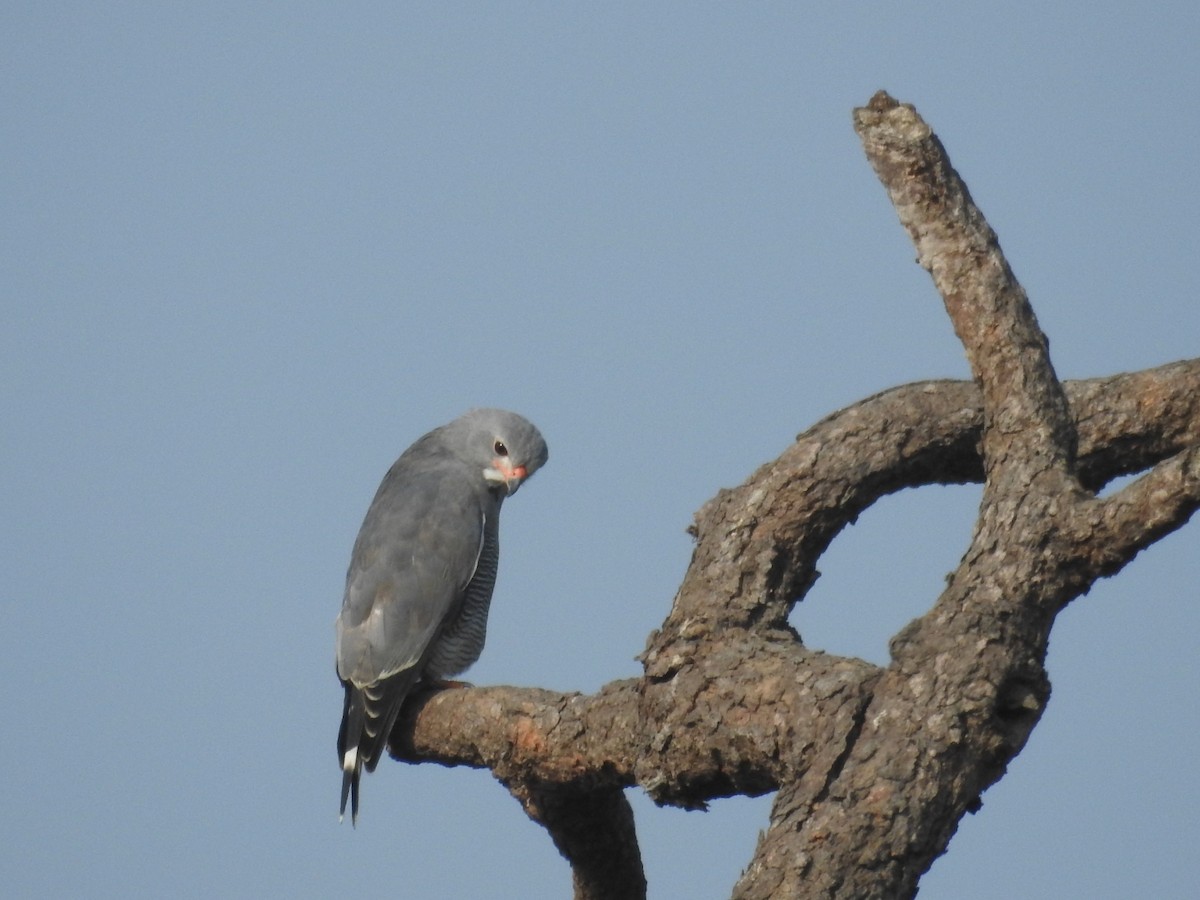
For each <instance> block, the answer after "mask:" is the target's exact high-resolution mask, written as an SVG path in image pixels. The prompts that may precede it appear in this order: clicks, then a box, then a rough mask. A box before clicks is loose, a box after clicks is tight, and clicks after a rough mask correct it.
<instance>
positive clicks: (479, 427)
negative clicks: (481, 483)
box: [454, 409, 550, 495]
mask: <svg viewBox="0 0 1200 900" xmlns="http://www.w3.org/2000/svg"><path fill="white" fill-rule="evenodd" d="M460 423H461V425H462V427H463V429H464V431H465V432H466V445H467V446H468V447H470V450H469V453H470V457H471V461H472V462H473V463H476V464H481V465H482V468H483V477H484V479H485V480H486V481H487V482H488V483H489V484H492V485H496V486H498V487H503V490H504V493H505V494H506V495H511V494H515V493H516V492H517V488H519V487H520V486H521V485H522V484H523V483H524V482H525V480H526V479H527V478H529V477H530V476H531V475H532V474H533V473H534V472H536V471H537V470H538V469H540V468H541V467H542V466H543V465H545V463H546V460H547V459H548V458H549V456H550V451H549V450H547V449H546V441H545V440H544V439H543V438H542V435H541V432H539V431H538V430H537V428H536V427H534V425H533V423H532V422H530V421H529V420H528V419H526V418H524V417H523V416H519V415H517V414H516V413H513V412H508V411H507V410H503V409H473V410H471V411H470V412H468V413H466V414H465V415H463V416H461V417H460V418H459V419H458V420H457V421H456V422H455V423H454V424H460Z"/></svg>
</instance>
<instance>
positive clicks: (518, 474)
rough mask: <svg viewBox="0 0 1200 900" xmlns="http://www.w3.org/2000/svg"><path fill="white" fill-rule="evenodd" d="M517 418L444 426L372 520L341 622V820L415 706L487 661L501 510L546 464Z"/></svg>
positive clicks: (377, 504)
mask: <svg viewBox="0 0 1200 900" xmlns="http://www.w3.org/2000/svg"><path fill="white" fill-rule="evenodd" d="M548 456H549V451H548V450H547V449H546V442H545V441H544V440H543V439H542V436H541V434H540V433H539V432H538V430H537V429H536V428H535V427H534V426H533V425H532V424H531V423H530V422H529V421H527V420H526V419H524V418H522V417H521V416H519V415H517V414H516V413H511V412H506V411H505V410H502V409H473V410H471V411H470V412H468V413H466V414H465V415H462V416H460V417H459V418H457V419H455V420H454V421H453V422H450V423H449V424H446V425H443V426H441V427H440V428H435V429H434V430H433V431H431V432H429V434H427V435H425V436H424V437H422V438H421V439H420V440H418V441H417V442H416V443H415V444H413V445H412V446H411V447H409V448H408V449H407V450H405V451H404V454H403V455H402V456H401V457H400V458H399V459H398V460H396V462H395V463H394V464H393V465H392V468H391V469H390V470H389V471H388V473H387V475H386V476H385V477H384V479H383V483H382V484H381V485H380V486H379V490H378V491H377V492H376V494H375V499H374V500H373V501H371V507H370V509H368V510H367V516H366V518H365V519H364V520H363V524H362V528H361V529H360V530H359V532H358V538H357V539H356V540H355V542H354V551H353V554H352V555H351V557H350V569H349V571H348V572H347V573H346V595H345V597H344V599H343V600H342V611H341V613H340V614H339V615H338V619H337V673H338V678H339V679H341V682H342V685H343V686H344V687H345V689H346V699H345V705H344V707H343V711H342V727H341V730H340V731H339V732H338V743H337V747H338V761H339V762H340V763H341V766H342V805H341V814H342V816H345V814H346V799H347V797H350V798H351V805H350V817H351V822H355V823H357V821H358V782H359V778H360V777H361V776H362V770H363V768H364V767H365V768H366V770H367V771H368V772H372V771H374V770H375V766H376V764H377V763H378V762H379V759H380V757H381V756H382V755H383V751H384V749H385V748H386V746H387V740H388V735H389V734H390V732H391V730H392V726H393V725H394V724H395V722H396V716H397V715H398V714H399V712H400V707H401V706H403V704H404V698H405V697H407V696H408V694H409V692H410V691H411V690H412V689H413V687H414V686H415V685H416V683H417V682H418V681H419V680H421V679H425V680H426V681H433V682H436V681H441V680H443V679H447V678H450V677H451V676H454V675H457V674H459V673H460V672H462V671H464V670H465V669H466V668H467V667H468V666H470V665H471V664H472V663H473V662H475V660H477V659H478V658H479V654H480V652H482V650H483V641H484V637H485V632H486V629H487V615H488V606H489V605H490V604H491V600H492V587H493V586H494V585H495V582H496V565H497V563H498V562H499V559H500V542H499V521H500V504H501V503H502V502H503V501H504V498H505V497H507V496H508V495H510V494H514V493H516V491H517V488H519V487H520V486H521V484H522V483H523V482H524V481H525V479H527V478H528V477H529V476H531V475H532V474H533V473H534V472H536V471H537V470H538V469H540V468H541V467H542V465H543V464H545V462H546V459H547V458H548Z"/></svg>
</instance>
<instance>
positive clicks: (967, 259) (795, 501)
mask: <svg viewBox="0 0 1200 900" xmlns="http://www.w3.org/2000/svg"><path fill="white" fill-rule="evenodd" d="M855 126H856V129H857V130H858V132H859V134H860V137H861V138H862V141H863V146H864V149H865V150H866V153H867V156H868V159H869V160H870V161H871V164H872V166H873V167H874V168H875V171H876V173H877V174H878V175H879V177H880V180H881V181H882V182H883V183H884V186H885V188H886V189H887V191H888V194H889V196H890V197H891V198H892V200H893V203H894V204H895V206H896V209H897V212H898V214H899V216H900V220H901V222H902V224H903V225H904V227H905V228H906V229H907V230H908V231H909V234H910V235H911V236H912V238H913V240H914V243H915V244H916V246H917V250H918V255H919V261H920V262H921V264H922V265H924V266H925V267H926V268H927V269H928V270H929V271H930V273H931V275H932V276H933V279H934V284H935V286H936V287H937V289H938V291H939V292H940V293H941V295H942V299H943V301H944V303H945V306H946V309H947V312H948V314H949V315H950V317H951V319H952V321H953V323H954V327H955V331H956V333H957V334H958V335H959V338H960V340H961V341H962V343H963V345H964V348H965V349H966V352H967V357H968V359H969V361H970V363H971V368H972V372H973V374H974V375H975V378H976V381H977V383H978V384H972V383H967V382H955V381H937V382H924V383H921V384H912V385H906V386H903V387H900V388H895V389H893V390H890V391H886V392H884V393H881V394H879V395H876V396H874V397H870V398H867V399H866V400H863V401H862V402H860V403H857V404H855V405H854V406H852V407H849V408H847V409H845V410H842V411H840V412H838V413H835V414H834V415H831V416H829V417H828V418H826V419H824V420H822V421H821V422H819V423H817V424H816V425H815V426H813V427H812V428H811V429H809V430H808V431H807V432H805V433H804V434H802V435H800V436H799V437H798V438H797V440H796V442H795V443H794V444H793V445H792V446H790V447H789V448H788V449H787V450H785V451H784V452H783V453H782V454H781V455H780V456H779V458H778V459H776V460H774V461H773V462H771V463H768V464H766V465H764V466H762V467H761V468H759V469H758V471H756V472H755V473H754V474H753V475H751V477H750V478H749V479H748V480H747V481H746V483H745V484H743V485H741V486H740V487H738V488H735V489H732V490H726V491H721V492H720V493H718V494H717V496H716V497H714V498H713V499H712V500H711V501H709V502H708V503H707V504H705V506H704V507H703V508H702V509H701V510H700V511H699V512H698V513H697V515H696V518H695V522H694V525H693V533H694V534H695V536H696V544H695V548H694V551H693V556H692V561H691V564H690V566H689V567H688V571H687V573H686V575H685V577H684V580H683V583H682V584H681V586H680V588H679V592H678V593H677V595H676V597H675V600H674V603H673V604H672V608H671V611H670V613H669V615H668V616H667V618H666V619H665V621H664V622H663V624H662V626H661V628H659V629H658V630H657V631H655V632H654V633H652V634H651V635H650V637H649V639H648V641H647V645H646V649H645V651H644V653H643V655H642V662H643V665H644V674H643V676H642V677H641V678H639V679H633V680H625V681H616V682H613V683H611V684H609V685H607V686H606V687H604V688H603V689H602V690H601V691H600V692H598V693H597V694H595V695H592V696H582V695H579V694H561V693H554V692H551V691H544V690H534V689H518V688H486V689H482V688H481V689H468V690H447V691H441V692H436V693H432V694H430V693H427V694H425V695H423V696H421V697H419V698H415V700H414V702H413V703H411V704H409V706H408V707H407V708H406V710H405V712H404V714H403V716H402V717H401V721H400V722H399V723H398V724H397V727H396V729H395V730H394V731H393V733H392V735H391V741H390V750H391V752H392V753H393V755H395V756H396V757H398V758H401V759H408V760H412V761H419V760H433V761H437V762H441V763H443V764H447V765H467V766H475V767H485V768H488V769H490V770H491V771H492V772H493V773H494V774H495V775H496V777H497V778H498V779H499V780H500V781H501V782H502V783H503V784H505V785H506V786H507V787H508V788H509V790H510V792H511V793H512V794H513V796H515V797H516V798H517V799H518V800H519V801H520V802H521V804H522V806H523V807H524V809H525V810H526V812H527V813H528V814H529V816H530V817H531V818H532V819H534V820H535V821H537V822H539V823H541V824H542V825H544V826H545V827H546V829H547V830H548V832H549V833H550V835H551V837H552V839H553V840H554V842H555V845H556V846H557V847H558V848H559V850H560V851H561V852H562V853H563V855H564V856H565V857H566V858H567V859H568V860H569V862H570V863H571V867H572V871H573V876H574V883H575V896H576V898H580V900H582V898H601V897H603V898H608V897H614V898H615V897H633V898H640V897H643V896H644V895H645V892H646V885H645V877H644V874H643V872H642V867H641V862H640V857H639V854H638V849H637V840H636V836H635V834H634V828H633V820H632V815H631V814H630V812H629V807H628V804H627V803H626V801H625V797H624V795H623V793H622V792H623V790H624V789H625V788H627V787H630V786H633V785H638V786H640V787H642V788H643V789H645V790H646V791H647V792H648V793H649V794H650V796H651V797H653V798H654V799H655V800H656V801H657V802H659V803H669V804H673V805H678V806H682V807H685V808H703V807H704V805H705V804H706V803H707V802H708V801H710V800H712V799H714V798H718V797H723V796H729V795H733V794H747V795H756V794H762V793H765V792H768V791H776V795H775V800H774V804H773V807H772V813H771V821H770V826H769V828H768V829H767V831H766V832H765V833H764V834H763V835H762V836H761V838H760V840H759V843H758V847H757V849H756V851H755V854H754V858H753V860H752V861H751V863H750V865H749V866H748V867H747V869H746V870H745V872H744V873H743V875H742V878H741V879H740V880H739V882H738V884H737V886H736V888H735V896H737V897H740V898H768V897H781V896H787V897H822V898H826V897H852V898H893V897H908V896H912V895H913V894H914V893H915V891H916V887H917V882H918V880H919V878H920V876H921V875H922V873H924V871H925V870H926V869H927V868H928V867H929V865H930V864H931V863H932V861H933V860H934V859H935V858H936V857H937V856H938V855H939V854H940V853H942V852H943V851H944V850H945V848H946V846H947V844H948V842H949V840H950V838H951V836H952V835H953V833H954V831H955V829H956V828H957V824H958V822H959V821H960V819H961V818H962V816H963V815H964V814H965V813H966V812H968V811H973V810H975V809H977V808H978V807H979V803H980V800H979V797H980V794H981V792H982V791H983V790H985V789H986V788H987V787H988V786H989V785H990V784H992V783H993V782H995V781H996V780H997V779H998V778H1000V777H1001V775H1002V774H1003V773H1004V771H1005V767H1006V766H1007V764H1008V763H1009V761H1010V760H1011V759H1012V758H1013V757H1014V756H1015V755H1016V754H1017V753H1019V752H1020V750H1021V749H1022V747H1023V746H1024V745H1025V742H1026V740H1027V739H1028V736H1029V734H1030V732H1031V730H1032V729H1033V727H1034V726H1035V725H1036V723H1037V721H1038V719H1039V718H1040V716H1041V714H1042V711H1043V709H1044V708H1045V703H1046V700H1047V698H1048V696H1049V692H1050V685H1049V681H1048V679H1047V676H1046V672H1045V666H1044V663H1045V651H1046V645H1047V641H1048V638H1049V634H1050V629H1051V627H1052V626H1053V623H1054V619H1055V616H1056V615H1057V613H1058V612H1059V611H1060V610H1061V609H1062V608H1063V607H1064V606H1065V605H1066V604H1067V603H1069V602H1070V601H1071V600H1072V599H1074V598H1076V597H1078V596H1079V595H1080V594H1081V593H1083V592H1084V591H1086V590H1087V589H1088V588H1089V587H1090V586H1091V585H1092V584H1093V583H1094V582H1095V580H1096V579H1097V578H1100V577H1104V576H1106V575H1110V574H1112V573H1114V572H1116V571H1117V570H1119V569H1120V568H1121V567H1122V566H1123V565H1124V564H1125V563H1126V562H1128V560H1129V559H1132V558H1133V556H1134V555H1136V553H1137V552H1139V551H1140V550H1141V549H1142V548H1144V547H1145V546H1148V545H1149V544H1150V543H1153V542H1154V541H1155V540H1157V539H1159V538H1160V537H1161V536H1163V535H1164V534H1166V533H1167V532H1169V531H1171V530H1174V529H1176V528H1178V527H1180V526H1181V525H1182V524H1183V523H1184V522H1186V521H1187V520H1188V517H1189V516H1190V515H1191V513H1192V512H1193V511H1194V510H1195V509H1196V508H1197V506H1198V505H1200V360H1191V361H1187V362H1180V363H1174V364H1171V365H1167V366H1162V367H1160V368H1157V369H1152V370H1148V371H1145V372H1138V373H1133V374H1126V375H1117V376H1112V377H1107V378H1101V379H1092V380H1088V381H1081V382H1073V383H1067V384H1066V385H1062V384H1060V383H1059V381H1058V379H1057V377H1056V376H1055V374H1054V369H1053V367H1052V365H1051V362H1050V358H1049V353H1048V342H1047V341H1046V339H1045V336H1044V335H1043V334H1042V333H1041V330H1040V329H1039V327H1038V325H1037V321H1036V319H1035V317H1034V315H1033V311H1032V309H1031V307H1030V305H1029V302H1028V300H1027V298H1026V296H1025V293H1024V291H1023V290H1022V289H1021V287H1020V285H1019V284H1018V283H1017V281H1016V279H1015V277H1013V274H1012V272H1011V271H1010V270H1009V267H1008V264H1007V262H1006V261H1005V259H1004V256H1003V254H1002V253H1001V251H1000V247H999V243H998V241H997V240H996V236H995V234H994V233H993V232H992V231H991V229H990V228H989V227H988V225H987V222H986V221H985V220H984V218H983V215H982V213H981V212H980V211H979V210H978V208H977V207H976V206H975V205H974V203H973V201H972V200H971V198H970V194H969V193H968V191H967V189H966V186H965V185H964V184H963V183H962V181H961V179H959V177H958V175H957V174H956V173H955V172H954V170H953V168H952V167H951V166H950V163H949V160H948V158H947V157H946V154H945V150H944V148H943V147H942V145H941V143H940V142H939V141H938V140H937V138H936V136H935V135H934V134H933V132H932V130H930V129H929V127H928V126H927V125H926V124H925V123H924V122H923V121H922V120H921V119H920V117H919V116H918V115H917V114H916V112H915V110H914V109H913V108H912V107H909V106H902V105H900V104H898V103H896V101H894V100H892V99H891V98H890V97H888V96H887V95H885V94H878V95H876V96H875V97H874V98H873V99H872V100H871V103H870V105H869V106H868V107H867V108H865V109H861V110H857V111H856V113H855ZM1147 469H1149V471H1148V472H1146V474H1145V475H1143V476H1142V477H1141V478H1140V479H1138V480H1137V481H1135V482H1134V483H1132V484H1130V485H1128V486H1126V487H1124V488H1123V489H1122V490H1120V491H1117V492H1116V493H1114V494H1113V495H1112V496H1110V497H1105V498H1098V497H1097V496H1096V495H1095V493H1094V492H1095V491H1096V490H1098V489H1099V488H1101V487H1102V486H1103V485H1105V484H1107V483H1108V482H1109V481H1110V480H1112V479H1113V478H1115V477H1118V476H1121V475H1128V474H1133V473H1137V472H1142V471H1144V470H1147ZM975 481H983V482H984V492H983V500H982V502H981V504H980V510H979V516H978V520H977V523H976V528H975V533H974V536H973V538H972V541H971V544H970V546H969V548H968V550H967V552H966V554H965V555H964V557H963V560H962V562H961V563H960V565H959V566H958V568H957V569H956V571H955V572H954V574H953V576H952V577H951V578H950V579H949V580H948V583H947V586H946V589H945V590H944V591H943V593H942V595H941V596H940V597H938V598H937V599H936V601H934V602H933V604H932V607H931V608H930V610H929V611H928V612H927V613H926V614H925V615H924V616H921V617H920V618H918V619H916V620H915V621H914V622H912V623H910V624H909V625H908V626H906V627H905V628H904V629H902V630H901V631H900V632H899V633H898V634H896V635H895V636H894V637H893V638H892V641H891V644H890V650H891V657H892V658H891V662H890V664H889V665H887V666H886V667H882V668H881V667H879V666H874V665H871V664H869V663H866V662H863V661H862V660H855V659H843V658H839V657H836V656H831V655H829V654H825V653H820V652H816V651H813V650H811V649H808V648H806V647H804V646H803V644H802V643H801V641H800V638H799V635H797V634H796V633H795V632H794V631H793V630H792V629H791V628H790V627H789V625H788V616H789V614H790V612H791V610H792V607H793V605H794V604H795V603H796V602H798V601H799V600H801V599H802V598H803V597H804V595H805V594H806V593H807V591H808V589H809V587H810V586H811V585H812V583H813V582H814V581H815V579H816V578H817V569H816V565H817V561H818V559H819V558H820V556H821V554H822V553H823V552H824V550H825V548H826V547H827V546H828V545H829V542H830V541H832V540H833V538H834V537H835V536H836V535H837V533H838V532H839V531H840V530H841V529H842V528H844V527H845V526H846V525H847V524H849V523H850V522H852V521H853V520H854V518H855V517H856V516H857V515H858V514H859V513H861V512H862V511H863V510H864V509H866V508H868V507H869V506H870V505H871V504H873V503H874V502H875V501H876V500H878V499H879V498H880V497H882V496H884V495H886V494H888V493H891V492H893V491H897V490H900V489H903V488H906V487H917V486H921V485H926V484H934V483H964V482H975Z"/></svg>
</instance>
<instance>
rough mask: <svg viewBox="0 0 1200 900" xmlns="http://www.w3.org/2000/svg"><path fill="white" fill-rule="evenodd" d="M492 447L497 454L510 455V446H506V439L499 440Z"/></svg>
mask: <svg viewBox="0 0 1200 900" xmlns="http://www.w3.org/2000/svg"><path fill="white" fill-rule="evenodd" d="M492 449H493V450H495V451H496V455H497V456H508V447H507V446H505V444H504V441H501V440H497V441H496V443H495V444H494V445H493V446H492Z"/></svg>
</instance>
